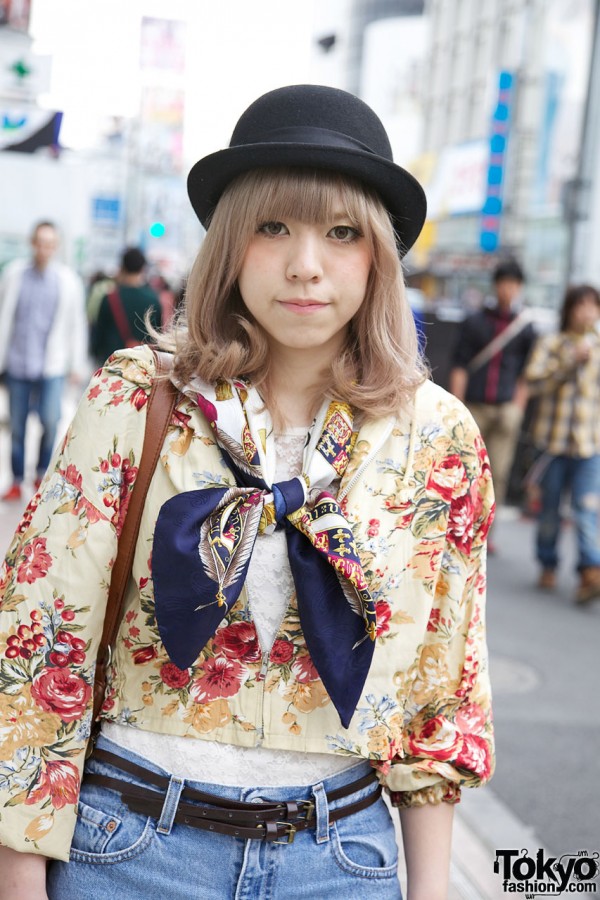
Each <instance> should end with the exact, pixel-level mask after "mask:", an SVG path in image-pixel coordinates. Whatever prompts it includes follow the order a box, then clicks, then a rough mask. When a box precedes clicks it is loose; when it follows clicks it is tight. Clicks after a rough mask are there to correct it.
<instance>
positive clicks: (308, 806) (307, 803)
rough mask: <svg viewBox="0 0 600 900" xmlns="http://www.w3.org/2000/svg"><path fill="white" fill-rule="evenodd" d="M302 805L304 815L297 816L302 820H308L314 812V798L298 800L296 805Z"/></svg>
mask: <svg viewBox="0 0 600 900" xmlns="http://www.w3.org/2000/svg"><path fill="white" fill-rule="evenodd" d="M300 805H302V806H303V807H304V810H305V812H304V815H303V816H298V818H299V819H300V820H301V821H302V822H310V820H311V819H312V818H313V816H314V814H315V803H314V800H298V806H300Z"/></svg>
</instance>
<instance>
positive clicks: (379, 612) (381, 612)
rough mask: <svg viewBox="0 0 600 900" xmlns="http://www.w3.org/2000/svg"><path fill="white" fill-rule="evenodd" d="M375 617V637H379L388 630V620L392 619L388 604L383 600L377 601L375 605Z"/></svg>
mask: <svg viewBox="0 0 600 900" xmlns="http://www.w3.org/2000/svg"><path fill="white" fill-rule="evenodd" d="M375 615H376V616H377V637H381V635H382V634H385V632H386V631H389V630H390V619H391V618H392V610H391V609H390V604H389V603H387V602H386V601H385V600H378V601H377V603H376V604H375Z"/></svg>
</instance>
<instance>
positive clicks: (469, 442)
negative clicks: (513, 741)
mask: <svg viewBox="0 0 600 900" xmlns="http://www.w3.org/2000/svg"><path fill="white" fill-rule="evenodd" d="M188 191H189V195H190V200H191V202H192V205H193V207H194V209H195V211H196V213H197V215H198V217H199V219H200V221H201V222H202V223H203V225H204V226H205V227H206V228H207V233H206V236H205V238H204V240H203V242H202V245H201V247H200V250H199V252H198V255H197V257H196V260H195V262H194V265H193V267H192V270H191V273H190V277H189V280H188V283H187V288H186V306H187V310H186V321H185V326H184V327H182V326H181V324H180V323H179V324H178V323H177V321H175V325H174V327H173V330H172V331H171V332H168V333H166V334H163V335H158V339H159V341H160V344H161V346H162V347H163V349H164V351H165V352H166V351H170V352H171V353H173V354H174V355H173V359H172V362H173V373H172V377H171V384H175V385H176V386H177V387H178V389H179V391H178V393H177V394H176V398H175V400H176V403H177V408H176V410H175V413H174V414H169V415H168V417H167V419H166V422H168V424H169V431H168V434H167V436H166V439H165V440H164V442H161V446H160V453H158V452H157V455H159V456H160V460H159V463H158V467H157V469H156V471H155V473H154V477H153V479H152V481H151V484H150V489H149V491H148V494H147V498H146V502H145V505H143V509H142V510H141V515H142V519H141V526H140V531H139V538H138V541H137V547H136V552H135V556H134V562H133V577H132V578H131V579H130V580H129V582H128V590H127V594H126V607H125V609H124V610H123V611H122V612H123V615H122V617H119V616H117V619H118V620H119V621H120V630H119V634H118V636H117V638H116V640H115V645H114V651H113V655H112V659H113V665H112V667H111V677H110V687H109V689H108V692H107V693H106V694H105V696H104V705H103V707H102V711H101V717H100V718H101V721H102V730H101V733H100V737H99V739H98V742H97V744H96V745H95V747H94V748H92V754H91V757H90V760H89V761H88V762H87V765H86V768H85V770H84V762H85V752H84V751H85V747H86V743H87V739H88V734H89V710H90V706H91V693H92V692H91V687H90V684H91V682H92V681H93V671H94V660H95V656H96V651H97V647H98V644H99V641H100V636H101V633H102V630H103V616H104V610H105V607H106V602H107V601H106V595H107V590H108V585H107V582H108V580H109V579H110V573H111V570H112V571H114V569H112V567H113V562H114V559H115V555H116V553H117V546H118V535H119V533H121V534H122V532H121V528H122V525H123V519H124V517H125V516H126V515H127V516H129V515H130V514H131V510H132V507H133V508H134V509H135V508H138V507H136V505H135V502H133V501H132V502H131V503H130V498H131V493H130V491H131V486H132V484H134V483H135V480H136V477H139V475H138V467H139V466H140V451H141V447H142V443H143V441H144V437H145V424H146V422H147V421H148V420H147V416H149V415H150V413H149V412H148V409H149V408H150V409H151V410H152V411H153V410H155V409H156V405H155V403H154V402H148V396H149V394H150V388H151V384H152V381H153V379H154V376H155V372H156V363H155V358H154V355H153V353H152V351H151V350H150V349H149V348H148V347H137V348H135V349H132V350H124V351H121V352H120V353H119V354H118V355H115V356H114V357H113V358H112V359H111V360H110V361H109V362H108V364H107V365H106V366H105V367H103V369H102V370H101V371H100V372H98V373H97V375H96V376H95V378H94V380H93V383H92V385H91V386H90V389H89V391H88V392H86V399H85V401H84V402H83V403H82V404H81V405H80V407H79V411H78V413H77V416H76V419H75V421H74V423H73V426H72V428H71V429H70V431H69V438H68V441H67V442H66V444H65V448H64V455H63V456H62V457H61V458H60V459H59V460H57V464H56V467H55V472H54V473H53V476H52V482H51V485H50V487H49V489H48V490H47V491H46V493H45V495H44V497H43V498H42V500H41V502H40V503H39V504H38V505H37V508H36V509H35V510H30V511H29V512H28V517H27V519H26V525H25V523H22V525H21V526H20V528H19V530H18V533H17V538H16V541H17V544H16V546H17V547H18V552H12V554H11V553H9V556H8V557H7V572H6V578H5V580H4V582H3V583H4V585H5V587H4V590H5V595H6V596H7V597H10V598H11V601H12V600H14V598H15V595H17V596H18V597H19V602H11V604H10V605H7V609H6V612H4V610H3V609H2V607H1V606H0V653H1V652H5V654H6V660H2V673H3V675H4V678H3V680H1V681H0V711H2V710H5V715H4V719H3V720H2V721H3V727H2V730H1V731H0V739H1V740H2V744H0V749H2V751H3V752H2V753H0V808H1V810H2V818H1V819H0V841H2V842H3V843H5V844H8V846H9V847H10V848H11V849H10V850H9V849H8V848H7V847H0V867H2V872H3V879H2V882H1V883H0V898H4V897H7V898H8V897H10V898H12V897H14V896H15V895H16V894H17V893H18V891H17V890H16V888H20V887H21V885H22V880H23V879H28V882H29V887H30V891H31V893H30V896H43V891H44V890H47V893H48V896H49V897H50V898H51V900H80V898H81V897H83V896H89V897H103V896H105V895H107V894H110V895H112V894H115V895H117V896H119V897H123V898H125V897H127V898H134V897H135V898H137V897H151V896H154V895H159V896H160V895H163V896H165V897H169V898H170V900H179V898H187V897H191V896H194V897H196V896H197V897H202V898H204V897H214V898H229V897H233V896H240V897H241V896H245V897H258V896H261V897H262V896H265V895H266V894H267V893H268V895H269V897H271V898H273V900H293V898H300V897H304V898H306V897H314V898H346V897H348V898H349V897H360V898H361V900H362V898H366V900H367V898H369V897H372V898H379V900H384V898H386V900H399V898H400V884H399V881H398V872H397V861H398V849H397V846H396V836H395V828H394V823H393V820H392V817H391V815H390V812H389V810H388V807H387V806H386V804H385V803H384V801H383V798H382V796H381V787H382V785H383V786H384V787H385V788H386V789H387V790H388V791H389V792H390V795H391V798H392V802H393V803H394V805H396V806H398V807H399V808H400V816H401V820H402V830H403V836H404V844H405V854H406V860H407V871H408V884H409V888H408V891H409V893H408V896H409V897H414V898H427V900H443V898H446V897H447V893H448V881H449V877H448V875H449V865H450V843H451V828H452V814H453V804H454V803H455V802H456V801H457V800H458V799H459V794H460V789H461V785H465V786H471V787H475V786H477V785H479V784H481V783H483V782H485V781H487V780H488V779H489V778H490V776H491V774H492V770H493V729H492V719H491V708H490V690H489V679H488V667H487V651H486V645H485V624H484V619H485V614H484V610H485V540H486V535H487V531H488V527H489V522H490V519H491V516H492V515H493V495H492V490H491V479H490V472H489V465H488V462H487V456H486V453H485V449H484V447H483V445H482V441H481V437H480V435H479V432H478V429H477V427H476V425H475V423H474V421H473V418H472V416H470V415H469V414H468V412H467V411H466V410H465V408H464V406H463V405H462V404H461V403H460V402H459V401H457V400H456V399H455V398H454V397H452V396H450V395H449V394H447V393H446V392H445V391H444V390H443V389H442V388H440V387H438V386H437V385H434V384H433V383H432V382H431V381H430V380H428V378H427V373H426V371H425V369H424V366H423V364H422V360H421V356H420V354H419V351H418V344H417V335H416V329H415V325H414V322H413V319H412V316H411V312H410V308H409V305H408V302H407V299H406V295H405V293H404V282H403V272H402V263H401V259H400V256H401V254H402V253H403V252H405V251H406V250H407V249H408V248H409V247H410V246H411V245H412V244H413V243H414V241H415V240H416V239H417V236H418V234H419V232H420V230H421V228H422V225H423V222H424V220H425V212H426V201H425V195H424V193H423V190H422V188H421V186H420V185H419V184H418V182H417V181H416V180H415V179H414V178H413V177H412V176H411V175H410V174H409V173H408V172H406V171H405V170H404V169H402V168H400V167H399V166H397V165H396V164H395V163H394V161H393V158H392V151H391V147H390V143H389V139H388V137H387V135H386V132H385V130H384V128H383V125H382V123H381V122H380V120H379V119H378V118H377V116H376V115H375V113H374V112H373V111H372V110H371V109H370V108H369V107H368V106H366V104H364V103H363V102H362V101H360V100H359V99H358V98H356V97H354V96H352V95H351V94H347V93H346V92H344V91H338V90H336V89H334V88H330V87H324V86H320V85H293V86H291V87H286V88H280V89H278V90H275V91H272V92H269V93H268V94H266V95H265V96H263V97H260V98H259V99H258V100H256V101H255V102H254V103H253V104H252V105H251V106H250V107H249V109H247V110H246V112H245V113H244V114H243V115H242V117H241V118H240V120H239V122H238V124H237V126H236V128H235V130H234V134H233V137H232V141H231V145H230V147H228V148H227V149H224V150H220V151H217V152H215V153H212V154H211V155H209V156H207V157H205V158H203V159H201V160H200V161H199V162H198V163H196V165H195V166H194V168H193V169H192V171H191V173H190V175H189V178H188ZM163 383H164V379H163ZM154 398H156V395H154ZM167 407H168V404H167ZM167 412H169V410H168V409H167ZM146 446H147V445H146ZM138 484H139V482H138ZM133 490H134V494H133V497H134V500H135V498H136V497H137V496H138V495H137V494H136V493H135V487H134V488H133ZM128 505H129V511H127V507H128ZM125 521H126V524H127V519H126V520H125ZM129 521H131V520H129ZM73 528H76V531H75V533H74V535H73V536H72V537H70V535H71V534H72V530H73ZM25 532H26V534H27V541H25V538H24V537H23V534H24V533H25ZM34 541H35V542H37V543H35V544H34V543H33V542H34ZM32 544H33V549H30V548H31V547H32ZM65 548H68V550H67V549H65ZM34 551H35V554H36V555H35V559H34V560H33V562H32V560H31V556H32V553H34ZM28 554H29V555H28ZM63 558H66V559H67V560H68V564H67V565H65V566H64V567H63V566H61V561H62V559H63ZM55 561H56V562H57V564H56V565H55ZM65 569H66V573H65V571H64V570H65ZM24 570H25V571H26V572H27V574H29V573H31V572H32V571H33V577H31V579H30V581H31V583H29V582H28V583H27V584H21V583H20V581H21V578H20V575H21V573H22V572H23V571H24ZM55 622H56V625H55V624H54V623H55ZM26 623H31V625H28V624H26ZM49 623H51V624H49ZM30 635H33V637H32V638H31V640H30ZM4 648H6V649H4ZM22 654H24V657H25V658H23V656H22ZM17 657H18V660H17ZM10 660H15V662H12V663H11V662H10ZM3 691H4V694H3V693H2V692H3ZM2 704H4V705H2ZM21 710H23V711H24V712H23V713H21V712H20V711H21ZM23 716H26V717H27V721H26V725H25V724H24V723H23ZM82 775H83V778H82V777H81V776H82ZM80 790H81V793H80ZM78 803H79V814H78V816H77V818H76V810H77V807H78ZM44 856H48V857H50V858H53V861H52V862H51V864H50V866H49V867H48V870H47V873H46V860H45V859H44V858H43V857H44ZM188 860H193V865H191V864H190V865H188V864H187V862H186V861H188ZM46 875H47V879H46ZM12 885H15V886H16V887H15V889H12V890H11V886H12ZM3 888H4V893H3ZM36 888H37V890H38V894H34V891H35V889H36Z"/></svg>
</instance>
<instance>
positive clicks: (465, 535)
mask: <svg viewBox="0 0 600 900" xmlns="http://www.w3.org/2000/svg"><path fill="white" fill-rule="evenodd" d="M448 540H449V541H450V542H451V543H452V544H454V545H455V546H456V548H457V549H458V550H462V552H463V553H470V552H471V546H472V544H473V503H472V502H471V497H470V495H469V494H463V495H462V497H457V498H456V500H454V501H453V503H452V506H451V508H450V517H449V519H448Z"/></svg>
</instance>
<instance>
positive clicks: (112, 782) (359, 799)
mask: <svg viewBox="0 0 600 900" xmlns="http://www.w3.org/2000/svg"><path fill="white" fill-rule="evenodd" d="M365 769H366V771H365ZM86 776H87V777H86V780H87V782H88V784H93V785H96V786H100V787H104V788H109V789H110V790H113V791H117V792H118V793H119V794H120V795H121V799H122V801H123V802H124V803H125V805H126V806H127V807H129V809H130V810H132V811H133V812H136V813H139V814H142V815H148V816H151V817H153V818H156V819H157V820H158V826H157V831H159V832H160V833H162V834H169V833H170V832H171V829H172V827H173V825H175V824H183V825H189V826H191V827H195V828H200V829H203V830H208V831H213V832H216V833H217V834H223V835H229V836H233V837H236V838H241V839H244V840H248V839H254V840H261V841H267V842H272V843H279V844H290V843H292V842H293V840H294V837H295V836H296V833H298V832H302V831H305V830H307V829H309V828H310V829H313V828H314V829H315V830H316V839H317V842H322V841H326V840H328V839H329V825H330V823H331V822H335V821H337V820H339V819H343V818H346V817H348V816H351V815H354V814H355V813H357V812H360V811H362V810H364V809H367V808H368V807H369V806H371V805H372V804H373V803H375V802H376V801H377V800H378V799H379V797H380V795H381V786H380V785H379V784H378V783H377V778H376V776H375V773H374V771H373V769H372V768H371V766H370V765H369V763H368V762H367V763H360V764H359V765H358V766H353V767H352V768H351V769H347V770H345V771H343V772H339V773H337V774H336V775H334V776H332V777H331V778H329V779H326V782H327V786H326V784H325V782H320V783H319V784H315V785H312V786H300V787H298V786H293V785H291V786H289V787H286V788H282V787H278V788H275V789H269V788H266V789H264V793H266V795H267V796H265V797H262V796H258V795H259V794H260V793H262V792H263V789H261V788H248V789H244V788H231V787H229V786H223V785H214V784H206V783H203V782H189V781H184V780H183V779H181V778H178V777H176V776H173V775H170V774H169V773H168V772H165V771H164V770H160V769H159V768H158V767H157V766H152V765H151V764H148V763H147V761H146V760H145V759H144V758H143V757H139V756H137V754H135V753H132V752H131V751H129V750H126V751H125V750H124V749H123V748H120V747H119V746H118V745H116V744H114V743H113V742H112V741H110V740H109V739H107V738H101V739H100V740H99V741H98V745H97V748H96V751H95V755H93V756H92V758H91V760H90V761H89V762H88V767H87V770H86ZM336 782H337V786H334V783H336ZM340 782H341V783H340ZM274 795H277V796H274Z"/></svg>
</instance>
